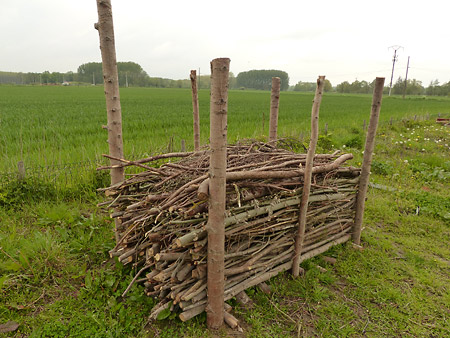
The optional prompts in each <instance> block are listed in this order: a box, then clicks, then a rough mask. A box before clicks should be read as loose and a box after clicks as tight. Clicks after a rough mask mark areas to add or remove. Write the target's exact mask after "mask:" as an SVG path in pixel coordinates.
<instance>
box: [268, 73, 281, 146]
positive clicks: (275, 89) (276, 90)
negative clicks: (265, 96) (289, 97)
mask: <svg viewBox="0 0 450 338" xmlns="http://www.w3.org/2000/svg"><path fill="white" fill-rule="evenodd" d="M280 87H281V80H280V78H279V77H273V78H272V92H271V94H270V122H269V142H271V141H276V140H277V138H278V135H277V133H278V107H279V103H280Z"/></svg>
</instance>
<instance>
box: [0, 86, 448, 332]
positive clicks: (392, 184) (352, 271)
mask: <svg viewBox="0 0 450 338" xmlns="http://www.w3.org/2000/svg"><path fill="white" fill-rule="evenodd" d="M121 95H122V96H121V98H122V109H123V121H124V122H123V123H124V142H125V154H126V155H125V156H130V157H131V156H132V157H139V156H145V155H146V154H151V153H155V152H163V151H167V149H168V147H169V143H170V139H171V138H173V150H179V147H180V142H181V139H185V140H186V143H187V148H188V149H189V148H192V140H191V135H192V132H191V129H192V122H191V117H192V114H191V96H190V91H188V90H175V89H147V88H127V89H123V90H122V91H121ZM312 99H313V94H300V93H293V92H287V93H282V95H281V98H280V119H279V134H280V135H281V136H290V137H295V138H297V139H298V138H303V139H304V143H305V145H307V144H308V137H309V124H310V112H311V101H312ZM269 101H270V93H268V92H253V91H232V92H230V96H229V115H228V121H229V123H228V124H229V128H228V131H229V141H230V142H233V141H235V140H237V139H240V138H246V137H251V138H262V137H263V136H262V135H266V134H267V133H268V112H269ZM370 105H371V97H370V96H368V95H367V96H366V95H352V96H350V95H348V96H346V95H338V94H332V93H330V94H329V93H325V95H324V97H323V101H322V106H321V109H320V118H321V122H320V126H321V133H320V138H319V145H318V152H327V153H328V152H333V151H335V150H341V151H343V152H351V153H353V154H354V159H353V160H352V162H351V164H352V165H356V166H359V165H360V164H361V159H362V151H363V149H364V137H365V133H364V130H363V124H364V120H366V121H368V117H369V113H370ZM208 111H209V92H208V91H201V92H200V114H201V123H202V127H201V132H202V143H203V144H206V143H207V139H208V130H209V126H208V123H209V119H208ZM263 113H264V115H265V118H264V128H263V118H262V116H263ZM438 113H440V114H441V116H442V117H450V100H449V99H448V98H419V97H414V98H407V99H406V100H402V99H401V98H399V97H385V98H384V99H383V104H382V108H381V122H380V125H379V128H378V132H377V139H376V147H375V151H374V157H373V163H372V170H371V172H372V173H371V178H370V180H371V186H370V189H369V191H368V196H367V197H368V198H367V202H366V212H365V216H364V223H363V227H364V229H363V233H362V240H361V244H362V246H363V250H357V249H354V248H353V247H352V246H351V245H350V243H347V244H343V245H339V246H336V247H333V248H332V249H330V250H329V251H328V252H326V253H325V254H323V255H320V256H318V257H315V258H313V259H310V260H308V261H306V262H303V263H302V267H303V268H304V269H305V274H304V275H303V276H302V277H301V278H298V279H294V278H292V277H291V276H290V274H289V273H282V274H279V275H278V276H276V277H274V278H272V279H271V280H270V281H269V282H268V284H269V285H270V286H271V288H272V293H271V294H266V293H264V292H262V291H261V290H260V289H259V288H258V287H253V288H250V289H249V290H247V294H248V295H249V296H250V298H251V299H252V300H253V305H252V306H251V307H250V308H244V307H242V306H240V305H239V304H238V303H237V302H236V301H235V300H234V299H232V300H231V301H230V304H231V305H232V306H233V308H234V310H233V313H234V315H235V316H236V317H237V318H238V319H239V320H240V323H241V326H242V328H243V332H242V333H240V332H237V331H231V330H229V329H226V328H223V329H221V330H219V331H218V332H211V331H209V330H207V329H206V316H205V315H204V314H202V315H200V316H198V317H196V318H194V319H193V320H191V321H189V322H187V323H182V322H181V321H180V320H179V319H177V318H176V314H175V313H167V318H165V319H163V320H159V321H156V322H151V323H149V322H148V320H147V319H148V315H149V313H150V310H151V308H152V306H153V305H154V304H155V301H154V300H153V299H152V298H150V297H146V296H144V294H143V287H142V286H141V285H138V284H135V285H133V287H132V288H131V289H130V292H129V293H128V294H127V296H126V297H122V293H123V291H124V290H125V289H126V288H127V286H128V285H129V283H130V281H131V280H132V279H133V277H134V275H135V273H136V271H134V270H133V269H131V268H130V267H125V268H124V267H123V266H122V265H121V264H119V263H118V262H117V261H116V260H115V259H110V258H109V255H108V251H109V250H110V249H111V248H112V247H113V246H114V236H113V230H112V229H113V222H112V221H111V219H110V218H109V215H108V214H107V213H106V211H105V210H104V209H102V208H100V207H97V204H98V203H99V202H102V201H104V197H103V196H102V195H101V194H97V193H96V192H95V188H97V187H99V186H102V185H103V186H104V185H105V184H107V183H108V177H107V173H105V175H104V177H103V178H106V179H104V180H100V181H98V182H96V183H95V184H94V185H92V186H90V188H89V187H85V188H86V189H82V190H80V191H75V190H71V191H69V192H60V191H55V190H54V187H53V186H51V185H48V184H46V183H45V182H39V181H29V180H27V179H26V180H24V181H17V180H12V181H11V182H10V183H9V184H7V185H4V186H1V185H0V335H1V334H4V335H5V336H7V337H119V336H120V337H164V338H174V337H192V338H196V337H211V338H216V337H245V338H247V337H248V338H259V337H271V338H284V337H449V336H450V305H449V304H450V246H449V244H448V243H450V196H449V193H448V192H449V191H450V156H449V154H450V127H448V126H442V125H439V124H436V123H435V118H436V117H437V115H438ZM428 115H429V116H428ZM415 116H416V117H415ZM414 117H415V118H414ZM391 118H392V120H393V121H392V124H391V123H390V119H391ZM105 123H106V110H105V103H104V96H103V91H102V88H99V87H6V86H5V87H1V86H0V153H1V158H2V162H1V170H0V171H13V170H16V168H17V162H18V161H20V160H24V161H25V163H26V164H27V165H29V166H34V165H43V166H45V165H49V164H54V163H61V164H64V163H71V162H81V161H86V160H89V161H98V162H100V161H101V158H100V155H101V154H102V153H107V151H108V148H107V143H106V139H107V135H106V131H104V130H102V129H101V125H103V124H105ZM325 123H327V124H328V131H327V133H325ZM263 131H264V132H263ZM300 151H302V149H300ZM324 256H328V257H332V258H335V259H336V261H335V263H334V264H331V263H330V260H325V259H324ZM5 324H7V325H5Z"/></svg>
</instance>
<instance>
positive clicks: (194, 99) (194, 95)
mask: <svg viewBox="0 0 450 338" xmlns="http://www.w3.org/2000/svg"><path fill="white" fill-rule="evenodd" d="M191 87H192V109H193V112H194V113H193V115H194V150H195V151H198V150H199V149H200V114H199V111H198V90H197V88H198V87H197V72H196V71H195V70H191Z"/></svg>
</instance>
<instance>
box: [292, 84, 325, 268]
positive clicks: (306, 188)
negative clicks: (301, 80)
mask: <svg viewBox="0 0 450 338" xmlns="http://www.w3.org/2000/svg"><path fill="white" fill-rule="evenodd" d="M324 84H325V76H319V78H318V79H317V88H316V94H315V96H314V101H313V107H312V111H311V140H310V142H309V148H308V154H307V155H306V163H305V176H304V180H303V190H302V198H301V200H300V211H299V216H298V230H297V234H296V236H295V244H294V257H293V260H292V275H293V276H294V277H298V275H299V274H300V257H301V252H302V247H303V240H304V237H305V229H306V212H307V211H308V199H309V192H310V190H311V177H312V168H313V164H314V154H315V152H316V145H317V140H318V138H319V108H320V103H321V102H322V93H323V87H324Z"/></svg>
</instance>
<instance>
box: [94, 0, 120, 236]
mask: <svg viewBox="0 0 450 338" xmlns="http://www.w3.org/2000/svg"><path fill="white" fill-rule="evenodd" d="M97 11H98V23H96V24H95V28H96V29H97V30H98V34H99V37H100V50H101V53H102V65H103V83H104V88H105V97H106V111H107V117H108V122H107V127H106V129H107V130H108V145H109V154H110V155H111V156H113V157H116V158H123V140H122V109H121V107H120V96H119V76H118V71H117V60H116V47H115V43H114V25H113V18H112V9H111V1H110V0H97ZM121 164H122V163H121V162H119V161H116V160H112V159H111V165H119V166H118V167H117V168H113V169H111V184H116V183H119V182H122V181H123V180H124V168H123V167H122V166H121ZM117 225H118V224H117V222H116V228H117ZM116 240H119V234H118V232H117V231H116Z"/></svg>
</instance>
